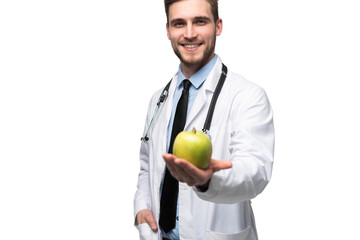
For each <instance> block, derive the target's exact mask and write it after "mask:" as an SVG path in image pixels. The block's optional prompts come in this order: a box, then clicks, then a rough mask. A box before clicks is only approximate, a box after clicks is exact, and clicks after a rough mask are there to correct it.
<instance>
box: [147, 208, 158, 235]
mask: <svg viewBox="0 0 360 240" xmlns="http://www.w3.org/2000/svg"><path fill="white" fill-rule="evenodd" d="M145 221H146V222H147V224H149V226H150V228H151V229H152V230H153V231H157V229H158V227H157V224H156V221H155V218H154V215H153V213H152V212H151V213H150V214H148V215H147V216H146V218H145Z"/></svg>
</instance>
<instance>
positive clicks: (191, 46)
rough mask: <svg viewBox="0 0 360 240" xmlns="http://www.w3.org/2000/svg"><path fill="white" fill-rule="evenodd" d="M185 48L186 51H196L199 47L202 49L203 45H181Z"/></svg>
mask: <svg viewBox="0 0 360 240" xmlns="http://www.w3.org/2000/svg"><path fill="white" fill-rule="evenodd" d="M181 45H182V46H183V47H185V48H186V49H189V50H194V49H196V48H198V47H200V45H202V43H198V44H181Z"/></svg>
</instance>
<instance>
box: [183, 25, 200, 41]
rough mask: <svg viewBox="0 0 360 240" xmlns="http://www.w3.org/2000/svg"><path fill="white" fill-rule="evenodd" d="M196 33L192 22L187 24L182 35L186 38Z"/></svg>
mask: <svg viewBox="0 0 360 240" xmlns="http://www.w3.org/2000/svg"><path fill="white" fill-rule="evenodd" d="M196 36H197V33H196V30H195V28H194V26H193V25H192V24H187V26H186V30H185V34H184V37H185V38H188V39H192V38H196Z"/></svg>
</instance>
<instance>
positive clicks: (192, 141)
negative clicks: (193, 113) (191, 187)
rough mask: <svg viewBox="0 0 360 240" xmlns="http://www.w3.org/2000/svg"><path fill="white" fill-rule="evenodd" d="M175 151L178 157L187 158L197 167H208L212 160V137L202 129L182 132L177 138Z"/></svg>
mask: <svg viewBox="0 0 360 240" xmlns="http://www.w3.org/2000/svg"><path fill="white" fill-rule="evenodd" d="M173 153H174V155H175V156H176V157H177V158H181V159H185V160H187V161H188V162H190V163H192V164H194V165H195V166H196V167H198V168H201V169H206V168H207V167H208V166H209V164H210V160H211V154H212V145H211V141H210V138H209V137H208V136H206V134H205V133H203V132H202V131H196V129H195V128H193V130H192V131H189V132H187V131H183V132H180V133H179V134H178V135H177V136H176V138H175V140H174V147H173Z"/></svg>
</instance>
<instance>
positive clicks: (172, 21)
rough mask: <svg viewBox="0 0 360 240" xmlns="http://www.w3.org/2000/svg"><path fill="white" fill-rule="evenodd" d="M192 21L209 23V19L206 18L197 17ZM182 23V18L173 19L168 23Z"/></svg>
mask: <svg viewBox="0 0 360 240" xmlns="http://www.w3.org/2000/svg"><path fill="white" fill-rule="evenodd" d="M194 19H195V20H204V21H208V22H210V21H211V19H210V18H209V17H207V16H197V17H195V18H194ZM182 21H185V20H184V19H183V18H174V19H172V20H171V21H170V24H174V23H177V22H182Z"/></svg>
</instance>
